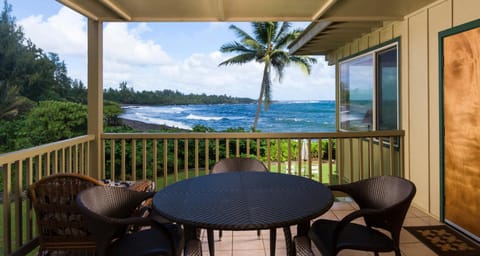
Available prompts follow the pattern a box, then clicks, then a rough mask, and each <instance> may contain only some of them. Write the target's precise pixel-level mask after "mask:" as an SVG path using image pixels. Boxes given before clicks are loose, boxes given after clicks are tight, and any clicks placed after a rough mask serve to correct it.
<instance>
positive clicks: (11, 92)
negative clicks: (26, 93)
mask: <svg viewBox="0 0 480 256" xmlns="http://www.w3.org/2000/svg"><path fill="white" fill-rule="evenodd" d="M19 91H20V90H19V87H17V86H9V84H8V83H7V82H5V81H0V120H9V119H13V118H14V117H16V116H17V115H18V114H19V113H20V112H22V111H26V110H27V109H28V108H30V107H31V106H32V104H33V103H32V102H31V101H30V100H29V99H27V98H26V97H23V96H21V95H20V94H19Z"/></svg>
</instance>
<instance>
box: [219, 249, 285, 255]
mask: <svg viewBox="0 0 480 256" xmlns="http://www.w3.org/2000/svg"><path fill="white" fill-rule="evenodd" d="M232 255H233V256H267V255H266V254H265V250H236V251H233V254H232ZM268 255H270V254H268ZM278 255H282V254H278ZM215 256H216V254H215Z"/></svg>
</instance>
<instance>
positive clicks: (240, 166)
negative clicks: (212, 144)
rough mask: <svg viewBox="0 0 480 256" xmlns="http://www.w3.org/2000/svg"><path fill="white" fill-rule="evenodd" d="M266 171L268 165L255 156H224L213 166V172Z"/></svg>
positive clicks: (258, 233)
mask: <svg viewBox="0 0 480 256" xmlns="http://www.w3.org/2000/svg"><path fill="white" fill-rule="evenodd" d="M243 171H253V172H266V171H268V169H267V167H266V166H265V165H264V164H263V163H262V162H260V161H258V160H257V159H255V158H246V157H235V158H224V159H221V160H220V161H218V162H217V163H215V165H214V166H213V168H212V173H224V172H243ZM218 236H219V238H220V240H221V239H222V231H221V230H219V233H218ZM257 236H260V230H257Z"/></svg>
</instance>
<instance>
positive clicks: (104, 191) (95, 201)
mask: <svg viewBox="0 0 480 256" xmlns="http://www.w3.org/2000/svg"><path fill="white" fill-rule="evenodd" d="M153 195H154V192H140V191H134V190H130V189H125V188H119V187H108V186H105V187H94V188H90V189H88V190H85V191H83V192H81V193H80V194H79V195H78V197H77V199H76V201H77V205H78V207H79V209H80V211H81V212H82V213H83V214H84V215H85V217H86V218H87V220H88V226H89V229H90V230H91V231H92V233H93V235H94V238H95V241H96V242H97V255H99V256H104V255H115V256H117V255H118V256H122V255H138V256H142V255H168V256H174V255H176V256H179V255H181V252H182V249H183V248H184V238H183V230H182V228H181V227H180V226H178V225H176V224H172V223H159V222H156V221H154V220H153V218H150V216H147V217H142V216H132V212H134V211H135V209H136V208H137V207H138V206H139V205H140V204H141V203H142V202H143V201H144V200H146V199H148V198H151V197H152V196H153ZM130 225H138V226H142V227H144V228H140V229H138V230H139V231H137V232H128V231H129V228H128V227H129V226H130Z"/></svg>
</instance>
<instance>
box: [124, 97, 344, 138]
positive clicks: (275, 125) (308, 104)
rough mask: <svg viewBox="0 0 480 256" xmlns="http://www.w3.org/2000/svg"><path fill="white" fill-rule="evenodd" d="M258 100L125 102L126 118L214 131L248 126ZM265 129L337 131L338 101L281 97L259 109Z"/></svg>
mask: <svg viewBox="0 0 480 256" xmlns="http://www.w3.org/2000/svg"><path fill="white" fill-rule="evenodd" d="M256 106H257V105H256V104H214V105H172V106H126V107H124V111H125V112H124V114H122V115H121V117H122V118H124V119H130V120H136V121H141V122H144V123H151V124H160V125H167V126H171V127H178V128H182V129H189V130H191V129H192V128H193V127H194V126H195V125H204V126H206V127H209V128H213V129H215V131H219V132H220V131H225V130H227V129H228V128H239V127H242V128H244V129H245V130H249V129H250V127H251V126H252V125H253V120H254V118H255V110H256ZM257 129H258V130H260V131H262V132H334V131H335V101H278V102H274V103H272V104H271V105H270V108H269V109H268V110H267V111H263V106H262V112H261V113H260V119H259V121H258V125H257Z"/></svg>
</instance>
